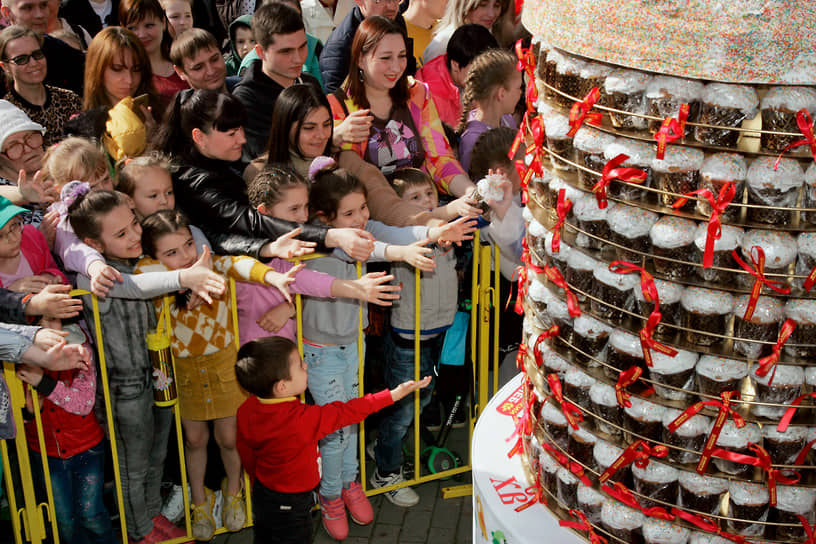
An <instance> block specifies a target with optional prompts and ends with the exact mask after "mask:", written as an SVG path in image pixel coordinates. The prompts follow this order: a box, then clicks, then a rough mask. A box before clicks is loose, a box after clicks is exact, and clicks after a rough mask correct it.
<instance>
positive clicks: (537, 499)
mask: <svg viewBox="0 0 816 544" xmlns="http://www.w3.org/2000/svg"><path fill="white" fill-rule="evenodd" d="M538 503H542V504H547V497H545V496H544V487H543V486H542V485H541V472H539V471H536V474H535V495H533V497H532V498H531V499H530V500H529V501H527V502H526V503H524V504H521V505H519V506H516V507H515V508H514V509H513V510H515V511H516V512H523V511H525V510H527V509H528V508H530V507H531V506H533V505H534V504H538Z"/></svg>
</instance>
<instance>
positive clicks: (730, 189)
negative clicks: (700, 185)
mask: <svg viewBox="0 0 816 544" xmlns="http://www.w3.org/2000/svg"><path fill="white" fill-rule="evenodd" d="M736 194H737V189H736V186H735V185H734V184H733V183H732V182H730V181H729V182H728V183H726V184H725V185H723V186H722V187H721V188H720V192H719V194H718V195H717V199H716V200H715V199H714V195H713V194H712V193H711V191H709V190H708V189H697V190H696V191H692V192H690V193H686V197H691V196H694V195H700V196H702V197H703V198H705V199H706V200H708V204H709V205H710V206H711V217H709V219H708V232H707V233H706V243H705V251H704V252H703V268H710V267H711V266H712V265H713V264H714V242H716V241H717V240H719V239H720V236H722V221H721V219H720V217H721V216H722V214H723V213H724V212H725V209H726V208H727V207H728V205H729V204H731V201H732V200H734V196H735V195H736ZM686 202H688V198H685V197H683V198H680V199H678V200H677V202H675V203H674V204H672V206H673V207H674V208H675V209H679V208H682V207H683V206H685V204H686Z"/></svg>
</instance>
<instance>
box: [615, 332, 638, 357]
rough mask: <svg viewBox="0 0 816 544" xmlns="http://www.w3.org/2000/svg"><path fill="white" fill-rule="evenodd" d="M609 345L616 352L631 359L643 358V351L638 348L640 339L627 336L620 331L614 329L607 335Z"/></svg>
mask: <svg viewBox="0 0 816 544" xmlns="http://www.w3.org/2000/svg"><path fill="white" fill-rule="evenodd" d="M609 344H610V345H611V346H612V347H613V348H615V349H616V350H618V351H622V352H623V353H626V354H627V355H631V356H632V357H639V358H641V359H642V358H643V350H642V349H641V347H640V338H638V337H637V336H635V335H633V334H629V333H628V332H626V331H623V330H621V329H615V330H614V331H612V334H610V335H609Z"/></svg>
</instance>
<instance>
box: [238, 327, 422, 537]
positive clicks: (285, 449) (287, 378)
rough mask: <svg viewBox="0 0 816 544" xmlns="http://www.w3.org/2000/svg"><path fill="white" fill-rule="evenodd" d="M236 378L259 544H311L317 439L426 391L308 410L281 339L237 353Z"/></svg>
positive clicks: (290, 351) (300, 370)
mask: <svg viewBox="0 0 816 544" xmlns="http://www.w3.org/2000/svg"><path fill="white" fill-rule="evenodd" d="M235 374H236V375H237V377H238V382H239V383H240V384H241V386H242V387H243V388H244V389H246V390H247V391H248V392H250V393H251V394H252V396H251V397H249V398H248V399H247V400H246V401H245V402H244V403H243V404H242V405H241V407H240V408H239V409H238V437H237V444H238V451H239V453H240V454H241V461H242V462H243V465H244V469H245V470H246V471H247V473H248V474H249V476H250V478H252V480H253V482H254V483H253V487H252V505H253V510H254V511H253V514H254V516H253V517H254V520H255V526H254V534H255V539H254V541H255V542H256V544H257V543H260V542H264V543H297V544H300V543H303V542H311V541H312V517H311V510H312V506H313V505H314V498H313V497H314V493H313V491H314V489H315V488H316V487H317V485H318V484H319V483H320V477H321V462H320V451H319V449H318V445H317V444H318V440H319V439H320V438H322V437H324V436H326V435H327V434H329V433H331V432H333V431H336V430H337V429H339V428H341V427H344V426H347V425H352V424H356V423H359V422H361V421H362V420H363V419H365V418H366V417H367V416H368V415H370V414H372V413H374V412H376V411H378V410H381V409H383V408H385V407H386V406H389V405H391V404H393V403H394V402H397V401H399V400H401V399H402V398H404V397H405V396H407V395H409V394H410V393H412V392H413V391H415V390H417V389H420V388H424V387H427V386H428V384H429V383H430V381H431V377H430V376H426V377H425V378H424V379H423V380H421V381H418V382H416V381H408V382H405V383H402V384H400V385H399V386H397V387H396V388H394V389H392V390H391V391H388V390H383V391H381V392H379V393H376V394H373V395H372V394H369V395H366V396H365V397H362V398H355V399H351V400H349V401H348V402H332V403H329V404H325V405H323V406H317V405H306V404H304V403H303V402H301V401H300V399H299V398H298V396H299V395H300V394H301V393H303V392H304V391H305V390H306V386H307V384H308V373H307V370H306V364H305V362H304V361H303V360H302V359H301V358H300V356H299V355H298V351H297V346H296V345H295V344H294V343H293V342H292V341H291V340H288V339H286V338H281V337H270V338H262V339H260V340H254V341H252V342H250V343H248V344H246V345H244V346H243V347H242V348H241V349H240V350H239V351H238V362H237V363H236V364H235Z"/></svg>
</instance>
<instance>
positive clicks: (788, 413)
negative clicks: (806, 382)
mask: <svg viewBox="0 0 816 544" xmlns="http://www.w3.org/2000/svg"><path fill="white" fill-rule="evenodd" d="M808 397H813V398H814V399H816V393H805V394H804V395H799V396H798V397H796V398H795V399H794V400H793V402H791V403H790V408H788V409H787V410H785V415H783V416H782V419H780V420H779V425H777V426H776V430H777V431H779V432H780V433H784V432H785V431H787V430H788V425H790V422H791V420H792V419H793V415H794V414H795V413H796V409H797V408H799V405H800V404H802V401H803V400H805V399H806V398H808Z"/></svg>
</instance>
